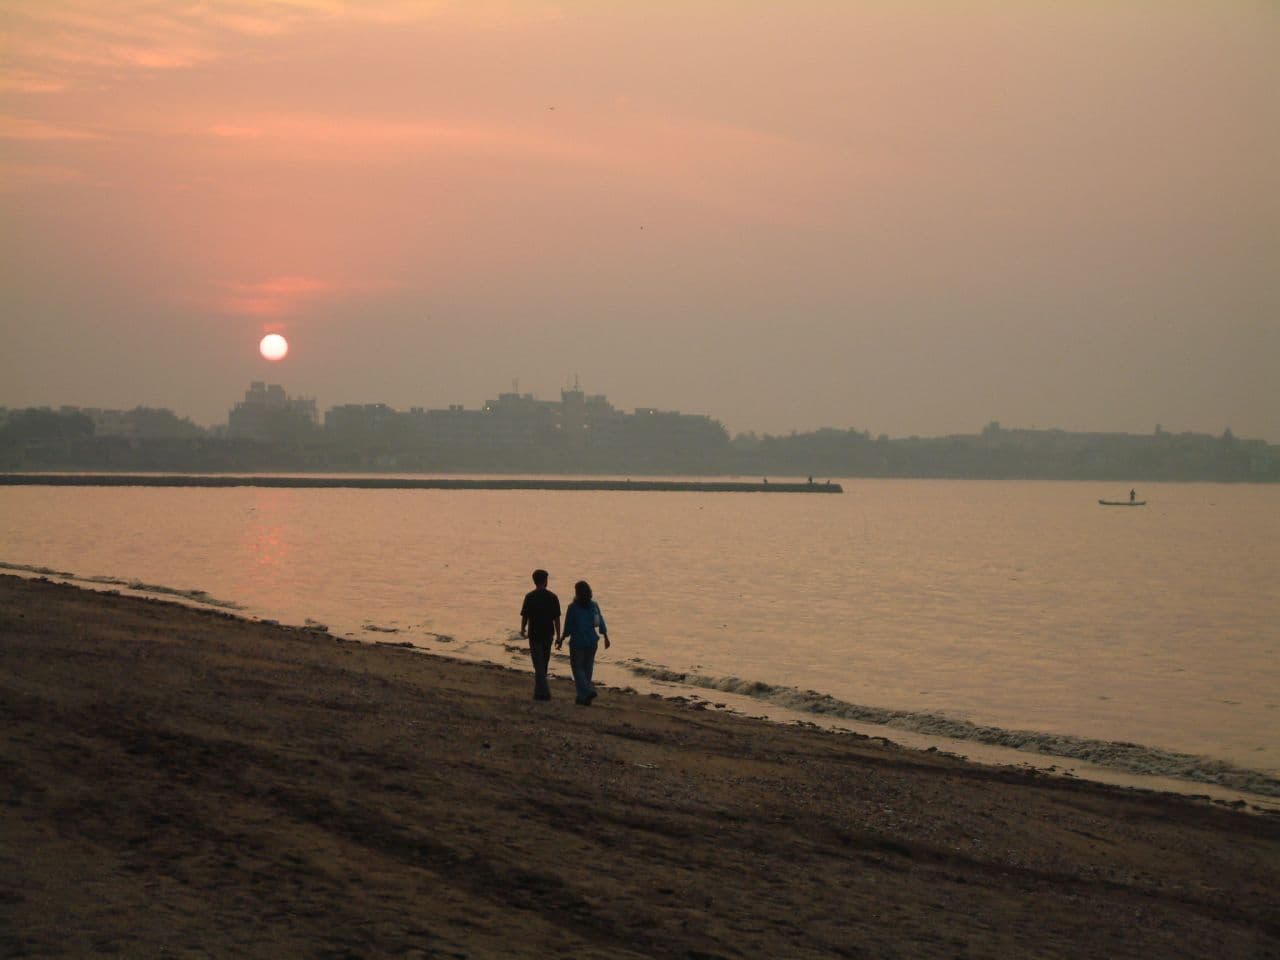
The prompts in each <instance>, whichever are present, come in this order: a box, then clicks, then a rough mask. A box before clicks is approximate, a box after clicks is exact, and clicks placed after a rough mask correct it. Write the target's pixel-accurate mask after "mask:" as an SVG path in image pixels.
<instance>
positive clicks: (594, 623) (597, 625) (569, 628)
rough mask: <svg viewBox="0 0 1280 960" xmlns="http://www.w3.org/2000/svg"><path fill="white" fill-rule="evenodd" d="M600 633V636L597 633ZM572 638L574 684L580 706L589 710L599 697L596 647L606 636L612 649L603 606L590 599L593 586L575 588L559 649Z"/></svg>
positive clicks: (579, 584) (584, 584) (583, 584)
mask: <svg viewBox="0 0 1280 960" xmlns="http://www.w3.org/2000/svg"><path fill="white" fill-rule="evenodd" d="M597 630H599V631H600V634H599V636H597V635H596V631H597ZM566 637H567V638H568V639H569V666H570V667H571V668H572V669H573V683H574V686H575V687H576V688H577V699H575V700H574V701H573V702H574V703H576V704H578V705H579V706H583V707H589V706H591V701H592V700H594V699H595V698H596V688H595V684H593V683H592V682H591V673H592V671H593V670H594V669H595V665H596V647H597V646H598V645H599V643H600V637H604V648H605V649H606V650H608V649H609V628H608V627H607V626H605V622H604V616H603V615H602V614H601V613H600V604H598V603H596V602H595V601H594V600H592V599H591V584H589V583H587V581H585V580H579V581H578V582H577V583H575V584H574V585H573V603H571V604H569V608H568V609H567V610H566V611H565V614H564V632H563V633H561V635H560V638H559V639H558V640H556V649H557V650H559V649H560V646H561V644H563V643H564V641H565V638H566Z"/></svg>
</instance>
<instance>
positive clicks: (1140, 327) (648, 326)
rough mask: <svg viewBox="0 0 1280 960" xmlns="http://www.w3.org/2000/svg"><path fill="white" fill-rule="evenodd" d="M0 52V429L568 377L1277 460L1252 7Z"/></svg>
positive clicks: (1278, 425)
mask: <svg viewBox="0 0 1280 960" xmlns="http://www.w3.org/2000/svg"><path fill="white" fill-rule="evenodd" d="M0 30H2V31H3V48H2V51H3V52H2V54H0V151H2V152H0V237H2V240H3V248H2V249H0V405H8V406H26V405H29V404H60V403H70V404H76V405H82V406H107V407H132V406H135V405H138V404H146V405H151V406H167V407H171V408H173V409H175V410H177V411H178V412H179V413H183V414H187V415H190V416H191V417H193V419H195V420H197V421H198V422H201V423H214V422H221V421H225V419H226V412H227V410H228V408H229V407H230V405H231V403H232V402H233V401H234V400H236V399H238V398H239V397H240V395H241V394H242V393H243V391H244V389H245V387H246V386H247V384H248V382H249V381H250V380H260V379H266V380H269V381H271V382H279V383H282V384H283V385H284V386H285V389H286V390H288V391H289V392H290V393H296V394H304V395H312V396H315V397H316V398H317V400H318V402H319V404H320V407H321V409H325V408H327V407H329V406H332V405H335V404H338V403H349V402H374V401H382V402H385V403H389V404H391V405H393V406H396V407H400V408H407V407H409V406H411V405H422V406H444V405H447V404H449V403H463V404H465V405H467V406H469V407H475V406H479V405H480V404H481V403H482V402H483V400H484V399H486V398H487V397H490V396H493V395H495V394H497V393H498V392H500V391H506V390H509V389H511V384H512V381H513V379H515V378H519V384H520V390H521V391H522V392H532V393H535V394H537V395H539V396H541V397H544V398H553V397H555V396H557V395H558V391H559V389H560V388H561V387H562V386H563V385H565V383H566V382H567V381H570V380H571V379H572V377H573V376H574V374H577V375H579V376H580V378H581V381H582V385H583V387H584V388H585V389H586V390H587V391H588V392H592V393H597V392H598V393H605V394H607V395H608V396H609V398H610V400H611V401H613V402H614V403H615V405H617V406H620V407H623V408H631V407H634V406H641V405H654V406H659V407H663V408H668V409H680V410H684V411H686V412H696V413H709V414H711V415H712V416H714V417H717V418H718V419H720V420H722V421H723V422H724V423H725V424H726V425H727V426H728V427H729V428H730V429H731V430H733V431H735V432H736V431H738V430H747V429H755V430H759V431H769V432H775V433H777V432H783V431H787V430H790V429H793V428H794V429H800V430H806V429H811V428H815V427H819V426H834V427H841V428H843V427H857V428H858V429H868V430H870V431H872V432H873V433H881V432H884V433H889V434H891V435H894V436H899V435H905V434H912V433H916V434H921V435H935V434H941V433H948V432H974V431H976V430H978V429H980V428H981V427H982V426H983V425H984V424H985V423H986V422H987V421H989V420H992V419H996V420H1000V421H1001V422H1002V423H1003V424H1005V425H1006V426H1032V425H1035V426H1040V427H1051V426H1057V427H1063V428H1066V429H1099V430H1130V431H1136V432H1147V431H1150V430H1152V429H1153V428H1154V427H1155V425H1156V424H1157V423H1160V424H1162V425H1163V426H1164V428H1165V429H1166V430H1175V431H1176V430H1184V429H1191V430H1199V431H1211V432H1214V433H1217V432H1220V431H1221V430H1222V429H1223V428H1224V427H1227V426H1230V427H1231V429H1232V430H1233V431H1234V432H1235V433H1236V434H1238V435H1241V436H1262V437H1266V438H1267V439H1269V440H1272V441H1280V4H1276V3H1274V2H1247V0H1239V2H1236V0H1199V2H1179V0H1149V2H1123V0H1052V2H1051V0H999V2H995V0H993V2H977V0H975V2H965V0H918V2H911V0H842V2H836V0H829V2H819V0H786V2H782V0H778V2H753V0H734V2H729V0H722V2H717V0H680V2H674V0H673V2H662V0H629V2H621V0H617V2H608V0H596V2H563V3H539V2H536V0H528V2H514V0H508V2H502V0H494V2H483V0H467V2H457V3H448V2H438V3H431V2H421V0H415V2H400V0H386V2H374V0H368V2H356V0H351V2H343V0H263V2H217V0H202V2H186V0H155V2H129V0H0ZM267 331H278V332H281V333H284V334H285V335H286V336H287V337H288V339H289V341H290V343H291V345H292V351H291V353H290V355H289V356H288V357H287V358H286V359H285V360H284V361H283V362H281V363H279V364H277V365H269V364H267V363H266V362H265V361H264V360H262V359H261V358H260V357H259V356H258V353H257V342H258V339H259V338H260V337H261V336H262V334H263V333H264V332H267Z"/></svg>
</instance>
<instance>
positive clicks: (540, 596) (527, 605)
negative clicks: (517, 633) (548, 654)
mask: <svg viewBox="0 0 1280 960" xmlns="http://www.w3.org/2000/svg"><path fill="white" fill-rule="evenodd" d="M520 616H522V617H528V618H529V638H530V639H531V640H545V639H547V638H548V637H553V636H555V630H556V620H557V619H559V617H560V598H559V597H557V596H556V595H555V594H554V593H552V592H551V591H550V590H530V591H529V592H528V593H527V594H525V597H524V606H523V607H521V608H520Z"/></svg>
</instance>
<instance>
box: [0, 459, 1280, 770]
mask: <svg viewBox="0 0 1280 960" xmlns="http://www.w3.org/2000/svg"><path fill="white" fill-rule="evenodd" d="M1113 486H1114V485H1107V484H1092V483H1052V482H1034V483H1017V482H995V481H905V480H854V481H847V482H845V484H844V487H845V493H844V495H842V496H805V495H784V494H746V493H733V494H699V493H640V492H585V491H584V492H567V491H438V490H403V491H397V490H338V489H332V490H326V489H320V490H287V489H284V490H281V489H254V488H234V489H218V490H211V489H156V488H132V487H129V488H3V489H0V562H2V563H4V564H9V565H13V566H16V567H43V568H48V569H52V570H57V571H59V572H61V573H67V574H71V575H74V576H75V577H78V578H81V579H90V578H99V581H100V582H101V581H107V582H109V583H111V582H115V583H118V584H119V585H124V586H127V585H128V584H131V583H132V584H136V585H143V586H146V585H149V586H151V587H153V588H154V587H163V588H165V589H167V590H173V591H177V592H179V593H188V592H192V591H197V592H198V593H197V594H194V595H192V596H189V597H188V599H192V600H194V601H197V602H205V603H219V602H221V603H227V604H234V605H236V606H237V607H239V608H241V609H242V610H243V611H244V612H245V613H246V614H248V615H253V616H258V617H262V618H269V619H275V620H279V621H281V622H285V623H296V624H302V623H303V622H304V621H306V620H308V619H310V620H312V621H313V622H322V623H324V624H326V625H327V626H328V627H329V629H330V631H331V632H333V633H335V634H339V635H349V636H355V637H359V638H362V639H381V640H386V639H393V640H396V641H409V642H411V643H414V644H415V645H418V646H422V647H426V648H429V649H432V650H435V651H438V652H442V653H447V654H452V655H456V656H461V657H466V658H479V659H491V660H496V661H499V662H513V663H514V662H520V650H519V645H518V643H517V642H516V638H515V637H514V632H515V631H516V630H517V629H518V627H519V610H520V600H521V598H522V596H523V594H524V592H525V591H526V590H527V589H530V588H531V586H532V585H531V583H530V581H529V573H530V571H532V570H533V569H534V568H536V567H545V568H547V569H548V570H550V571H551V584H550V586H551V589H552V590H555V591H557V592H558V593H559V594H560V596H561V599H562V601H563V602H568V600H569V599H570V598H571V596H572V593H573V582H574V581H575V580H577V579H580V578H585V579H587V580H589V581H590V582H591V584H592V586H593V587H594V589H595V594H596V598H597V599H598V600H599V601H600V603H601V606H602V608H603V610H604V613H605V615H606V617H607V618H608V621H609V624H610V630H611V638H612V639H613V640H614V646H613V648H612V649H611V650H610V651H608V652H605V651H603V650H602V651H601V654H602V655H601V657H600V666H599V668H598V673H599V674H600V675H601V678H602V679H604V680H606V682H610V683H614V684H616V685H625V684H627V683H629V682H639V680H641V679H645V678H647V679H648V680H650V681H660V682H666V683H670V682H676V683H679V684H682V685H684V686H686V687H688V688H691V689H692V690H694V691H699V692H701V693H703V694H707V692H708V691H716V692H717V693H714V694H710V696H711V697H712V698H713V699H714V698H716V697H717V696H718V694H719V693H720V692H725V693H732V694H737V695H739V696H740V697H741V696H746V697H751V698H753V699H754V700H755V701H757V702H760V703H766V704H770V705H773V706H777V707H782V708H786V709H787V710H789V711H792V712H798V713H800V714H802V715H809V716H811V717H813V718H814V719H817V718H820V717H821V718H826V719H832V718H835V719H841V718H843V719H849V720H858V721H862V722H864V723H872V724H877V725H884V726H885V729H886V732H887V733H888V735H890V736H893V731H895V730H897V731H915V732H916V733H923V734H933V735H943V736H948V737H958V738H960V739H961V740H968V741H980V742H987V743H1002V744H1005V745H1009V746H1016V747H1020V748H1021V749H1023V750H1035V751H1040V752H1043V753H1050V754H1056V755H1060V756H1064V757H1074V758H1077V759H1087V760H1091V761H1094V762H1099V763H1102V764H1104V765H1112V766H1116V767H1118V768H1120V769H1128V770H1132V771H1135V772H1148V773H1160V774H1168V775H1172V776H1178V777H1186V778H1190V779H1193V780H1201V781H1207V782H1218V783H1226V784H1228V785H1230V786H1233V787H1235V788H1238V789H1242V790H1252V791H1257V792H1261V793H1272V794H1280V487H1268V486H1250V485H1239V486H1232V485H1214V484H1153V485H1149V486H1146V487H1144V488H1143V489H1142V490H1140V491H1139V492H1140V494H1141V495H1142V497H1144V498H1145V499H1146V500H1147V506H1145V507H1135V508H1127V507H1115V508H1112V507H1102V506H1099V505H1098V503H1097V501H1098V499H1099V498H1108V499H1123V498H1124V497H1125V496H1127V492H1128V489H1127V487H1125V489H1123V490H1122V489H1118V488H1116V489H1113V488H1112V487H1113ZM561 672H563V671H561Z"/></svg>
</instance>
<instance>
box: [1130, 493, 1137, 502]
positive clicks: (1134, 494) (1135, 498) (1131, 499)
mask: <svg viewBox="0 0 1280 960" xmlns="http://www.w3.org/2000/svg"><path fill="white" fill-rule="evenodd" d="M1137 499H1138V491H1137V490H1130V491H1129V502H1130V503H1133V501H1135V500H1137Z"/></svg>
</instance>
